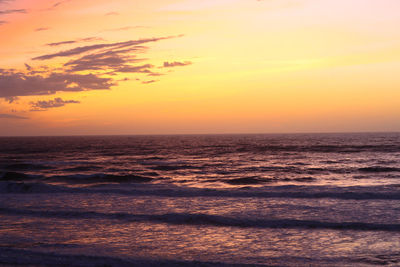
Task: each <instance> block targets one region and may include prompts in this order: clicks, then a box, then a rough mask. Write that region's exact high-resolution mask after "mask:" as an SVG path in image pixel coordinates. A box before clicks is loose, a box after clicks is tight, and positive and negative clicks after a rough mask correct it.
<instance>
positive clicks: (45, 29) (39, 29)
mask: <svg viewBox="0 0 400 267" xmlns="http://www.w3.org/2000/svg"><path fill="white" fill-rule="evenodd" d="M47 30H50V28H36V29H35V32H41V31H47Z"/></svg>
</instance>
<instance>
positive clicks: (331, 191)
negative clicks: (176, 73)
mask: <svg viewBox="0 0 400 267" xmlns="http://www.w3.org/2000/svg"><path fill="white" fill-rule="evenodd" d="M142 185H143V186H139V184H136V185H135V187H125V186H124V188H110V187H108V186H104V187H99V186H91V187H81V188H76V187H74V188H71V187H68V186H61V185H49V184H45V183H40V182H29V183H24V182H9V181H8V182H4V181H3V182H1V181H0V193H17V194H18V193H43V194H48V193H70V194H81V193H84V194H88V193H89V194H117V195H128V196H158V197H185V198H186V197H188V198H191V197H228V198H294V199H296V198H299V199H325V198H328V199H343V200H400V190H399V186H398V185H392V186H390V187H389V186H369V187H361V186H352V187H331V186H268V187H263V188H261V189H254V188H247V187H244V188H241V189H231V190H218V189H199V188H184V187H177V186H173V185H170V186H162V185H157V184H142Z"/></svg>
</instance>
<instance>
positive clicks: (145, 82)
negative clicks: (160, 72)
mask: <svg viewBox="0 0 400 267" xmlns="http://www.w3.org/2000/svg"><path fill="white" fill-rule="evenodd" d="M155 82H158V81H157V80H150V81H143V82H142V83H143V84H149V83H155Z"/></svg>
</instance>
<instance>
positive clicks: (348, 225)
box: [0, 208, 400, 232]
mask: <svg viewBox="0 0 400 267" xmlns="http://www.w3.org/2000/svg"><path fill="white" fill-rule="evenodd" d="M0 213H2V214H6V215H17V216H33V217H45V218H62V219H110V220H123V221H129V222H155V223H167V224H177V225H210V226H220V227H240V228H250V227H251V228H274V229H275V228H284V229H286V228H288V229H289V228H290V229H291V228H302V229H333V230H355V231H393V232H400V224H395V223H393V224H378V223H364V222H321V221H314V220H293V219H274V220H265V219H250V218H232V217H227V216H219V215H208V214H192V213H167V214H160V215H158V214H157V215H153V214H130V213H101V212H85V211H48V210H44V211H41V210H40V211H39V210H24V209H11V208H0Z"/></svg>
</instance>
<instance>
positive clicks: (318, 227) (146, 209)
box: [0, 133, 400, 266]
mask: <svg viewBox="0 0 400 267" xmlns="http://www.w3.org/2000/svg"><path fill="white" fill-rule="evenodd" d="M0 203H1V204H0V264H7V265H18V264H20V265H31V266H54V265H60V264H63V265H65V266H103V265H107V266H131V265H132V264H136V265H139V266H182V265H188V266H192V265H200V266H220V265H226V266H232V265H234V264H235V265H245V264H250V265H267V266H321V265H322V266H376V265H386V266H399V265H400V134H396V133H392V134H390V133H388V134H383V133H382V134H293V135H215V136H214V135H200V136H103V137H100V136H99V137H13V138H12V137H7V138H6V137H4V138H0Z"/></svg>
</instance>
